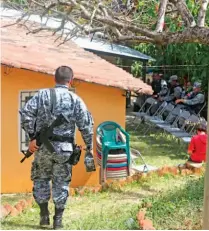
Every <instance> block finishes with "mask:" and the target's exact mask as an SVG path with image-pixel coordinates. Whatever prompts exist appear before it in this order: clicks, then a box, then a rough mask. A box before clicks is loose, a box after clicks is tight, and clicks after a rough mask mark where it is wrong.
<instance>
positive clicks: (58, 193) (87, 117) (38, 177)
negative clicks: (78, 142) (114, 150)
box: [21, 66, 93, 229]
mask: <svg viewBox="0 0 209 231" xmlns="http://www.w3.org/2000/svg"><path fill="white" fill-rule="evenodd" d="M72 80H73V71H72V69H71V68H70V67H67V66H61V67H59V68H58V69H57V70H56V73H55V82H56V86H55V93H56V98H55V99H56V103H55V107H54V117H56V116H58V115H59V114H61V113H63V114H65V115H66V116H67V117H68V119H69V121H68V122H65V123H64V124H62V125H60V126H59V127H55V128H54V130H53V135H54V137H55V139H53V141H52V142H51V143H52V144H53V146H54V148H55V150H56V153H53V154H52V153H50V152H49V151H48V150H47V148H46V147H45V146H44V145H41V146H40V147H38V146H37V144H36V134H37V133H38V132H39V131H40V129H41V128H42V127H43V126H44V125H45V124H50V122H51V120H52V119H54V118H53V115H52V113H51V105H50V104H51V103H50V102H51V101H50V89H42V90H40V91H39V92H38V93H37V94H36V95H34V97H33V98H32V99H30V100H29V101H28V102H27V103H26V105H25V106H24V108H23V109H22V111H21V124H22V128H23V129H24V130H25V131H26V132H27V133H28V134H29V137H30V139H31V141H30V143H29V151H30V152H32V153H33V152H35V157H34V161H33V163H32V169H31V180H32V181H33V196H34V198H35V200H36V202H37V203H38V205H39V207H40V225H41V226H43V225H49V224H50V221H49V210H48V201H49V199H50V181H51V180H52V197H53V201H54V204H55V215H54V217H53V218H54V223H53V228H54V229H59V228H61V227H62V215H63V212H64V209H65V206H66V202H67V198H68V192H69V183H70V181H71V177H72V165H70V164H69V162H68V160H69V158H70V156H71V154H72V151H73V147H72V143H73V140H74V136H75V127H76V126H77V127H78V129H79V131H80V132H81V134H82V138H83V140H84V142H85V144H86V146H87V148H88V149H89V150H92V145H93V119H92V116H91V114H90V113H89V112H88V110H87V107H86V105H85V104H84V102H83V101H82V100H81V99H80V98H79V97H78V96H77V95H76V94H74V93H72V92H70V91H69V90H68V87H69V86H70V84H71V82H72ZM34 125H35V128H34ZM56 137H59V138H60V137H61V138H62V137H65V141H64V142H60V139H59V141H57V140H56ZM68 138H69V140H68Z"/></svg>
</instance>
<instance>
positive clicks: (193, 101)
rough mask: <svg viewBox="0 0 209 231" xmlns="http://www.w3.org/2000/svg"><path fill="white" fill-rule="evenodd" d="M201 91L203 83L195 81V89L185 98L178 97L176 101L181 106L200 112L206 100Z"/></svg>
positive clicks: (196, 112) (193, 111)
mask: <svg viewBox="0 0 209 231" xmlns="http://www.w3.org/2000/svg"><path fill="white" fill-rule="evenodd" d="M201 91H202V90H201V83H198V82H195V83H194V85H193V91H192V92H191V93H189V94H187V96H185V97H184V98H183V99H177V100H176V102H175V103H176V104H179V107H181V108H184V109H187V110H188V111H190V112H192V113H195V114H198V113H199V111H200V109H201V108H202V106H203V104H204V102H205V96H204V94H203V93H202V92H201Z"/></svg>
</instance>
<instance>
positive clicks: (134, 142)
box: [127, 119, 188, 167]
mask: <svg viewBox="0 0 209 231" xmlns="http://www.w3.org/2000/svg"><path fill="white" fill-rule="evenodd" d="M133 128H134V126H133V125H132V126H131V125H130V119H129V120H128V122H127V131H128V132H129V134H130V145H131V147H132V148H134V149H137V150H139V151H140V152H141V154H142V156H143V157H144V159H145V162H146V163H147V164H149V165H153V166H156V167H162V166H165V165H168V166H175V165H178V164H181V163H185V161H186V159H187V158H188V157H187V154H186V151H187V145H182V148H180V146H179V143H178V142H177V140H174V139H172V137H169V136H166V137H165V136H162V132H161V130H159V129H154V128H153V129H152V130H151V133H150V134H149V135H148V136H143V133H142V129H143V128H144V126H143V127H142V129H140V128H139V129H137V131H134V129H133ZM138 163H139V164H142V162H141V161H140V158H139V159H138Z"/></svg>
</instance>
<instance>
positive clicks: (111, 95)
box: [1, 66, 125, 193]
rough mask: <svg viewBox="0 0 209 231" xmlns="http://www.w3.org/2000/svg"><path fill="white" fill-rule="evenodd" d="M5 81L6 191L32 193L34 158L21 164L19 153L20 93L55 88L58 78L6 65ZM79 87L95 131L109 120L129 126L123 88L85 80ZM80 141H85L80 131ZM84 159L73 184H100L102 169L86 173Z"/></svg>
mask: <svg viewBox="0 0 209 231" xmlns="http://www.w3.org/2000/svg"><path fill="white" fill-rule="evenodd" d="M5 71H7V72H6V73H5ZM1 80H2V82H1V87H2V91H1V94H2V97H1V100H2V101H1V105H2V110H1V119H2V130H1V131H2V136H1V144H2V152H1V153H2V157H1V160H2V162H1V164H2V168H1V170H2V172H1V178H2V179H1V183H2V193H15V192H31V189H32V182H31V181H30V166H31V161H32V159H33V157H31V158H30V159H26V161H25V162H24V163H22V164H21V163H20V159H21V158H22V157H23V155H22V154H21V153H20V152H19V140H20V138H19V115H18V110H19V97H20V96H19V94H20V91H21V90H33V89H40V88H47V87H53V86H54V80H53V77H52V76H49V75H44V74H41V73H36V72H32V71H27V70H23V69H15V68H12V69H10V70H6V69H5V67H4V66H2V68H1ZM75 87H76V93H77V94H78V95H79V96H80V97H81V98H83V100H84V101H85V103H86V104H87V107H88V108H89V110H90V111H91V113H92V115H93V117H94V122H95V127H94V130H95V131H96V127H97V126H98V125H99V124H100V123H101V122H103V121H106V120H113V121H116V122H117V123H119V124H121V125H122V126H123V127H124V126H125V97H122V94H123V91H122V90H119V89H116V88H111V87H105V86H101V85H96V84H90V83H84V82H79V83H76V84H75ZM94 140H95V139H94ZM77 143H78V144H83V141H82V139H81V136H80V133H79V132H77ZM94 148H95V145H94ZM83 162H84V158H83V155H82V158H81V160H80V162H79V164H78V165H76V166H75V167H74V168H73V179H72V183H71V186H72V187H76V186H83V185H98V184H99V168H98V167H97V171H96V172H94V173H86V171H85V166H84V163H83Z"/></svg>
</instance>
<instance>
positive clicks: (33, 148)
mask: <svg viewBox="0 0 209 231" xmlns="http://www.w3.org/2000/svg"><path fill="white" fill-rule="evenodd" d="M38 149H39V146H37V145H36V140H31V141H30V142H29V147H28V150H29V151H30V152H32V153H34V152H35V151H37V150H38Z"/></svg>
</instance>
